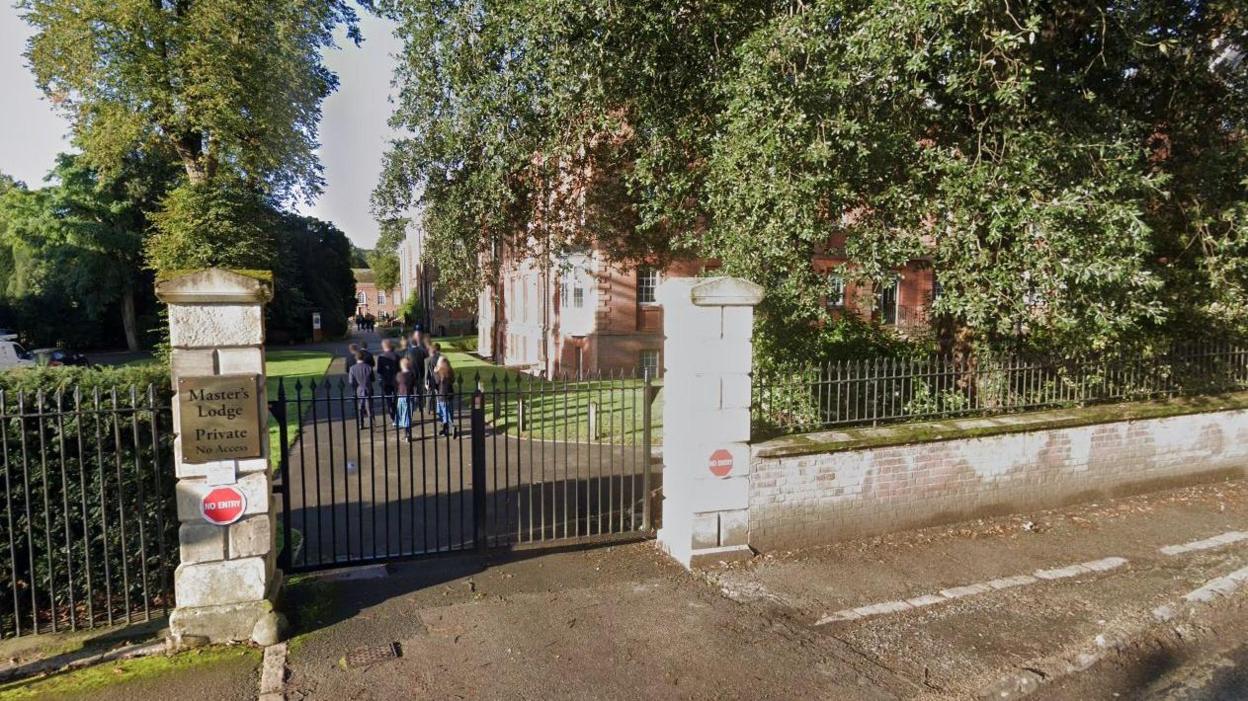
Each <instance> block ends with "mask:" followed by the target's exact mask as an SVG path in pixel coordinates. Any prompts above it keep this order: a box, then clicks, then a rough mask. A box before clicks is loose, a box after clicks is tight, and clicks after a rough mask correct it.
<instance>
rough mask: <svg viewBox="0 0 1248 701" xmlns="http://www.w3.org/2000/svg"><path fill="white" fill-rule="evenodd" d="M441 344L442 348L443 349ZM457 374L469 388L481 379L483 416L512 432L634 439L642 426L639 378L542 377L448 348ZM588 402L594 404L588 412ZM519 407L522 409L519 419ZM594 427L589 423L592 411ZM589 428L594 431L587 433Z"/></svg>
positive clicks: (655, 429) (654, 431) (655, 411)
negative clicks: (484, 397)
mask: <svg viewBox="0 0 1248 701" xmlns="http://www.w3.org/2000/svg"><path fill="white" fill-rule="evenodd" d="M446 347H447V346H446V344H445V343H443V349H444V350H445V349H446ZM446 356H447V359H448V360H450V361H451V365H452V367H454V368H455V372H456V374H457V375H458V376H459V377H460V379H461V381H462V382H463V388H464V391H465V392H467V391H470V390H471V389H473V388H474V387H476V386H477V383H478V382H480V384H481V387H482V389H483V390H484V391H485V394H486V401H487V420H488V421H490V422H492V423H493V424H494V425H495V426H497V427H499V428H500V429H502V430H505V431H507V432H508V433H510V434H512V435H519V436H524V437H526V438H536V439H541V440H558V441H572V442H578V441H579V442H585V441H591V442H593V441H600V442H617V443H627V444H632V443H634V442H637V441H640V440H641V439H642V437H643V429H644V421H643V419H644V413H643V412H644V404H643V402H644V396H645V387H644V384H645V383H644V382H643V381H642V380H636V379H628V380H623V379H603V380H583V381H563V380H553V381H551V380H543V379H540V378H536V377H533V376H531V375H526V374H524V373H521V372H519V371H518V370H513V369H509V368H504V367H501V366H499V365H495V364H493V363H491V362H489V361H487V360H483V359H481V358H479V357H477V356H475V355H471V354H468V353H463V352H456V351H452V352H448V353H446ZM662 404H663V403H662V401H655V402H654V403H653V404H651V417H650V419H651V421H650V431H651V438H652V440H654V441H656V442H657V441H658V440H659V439H660V438H661V436H662V430H663V416H662ZM591 405H592V406H593V407H594V410H593V412H591V409H590V407H591ZM522 412H523V413H524V414H525V416H523V421H522ZM591 413H593V414H594V416H595V422H594V423H596V426H592V427H591V421H590V415H591ZM591 428H593V429H594V431H593V432H592V433H591V430H590V429H591Z"/></svg>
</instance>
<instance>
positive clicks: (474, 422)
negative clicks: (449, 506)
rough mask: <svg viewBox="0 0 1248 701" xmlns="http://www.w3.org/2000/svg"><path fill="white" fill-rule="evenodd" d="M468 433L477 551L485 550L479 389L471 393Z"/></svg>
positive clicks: (482, 424) (482, 404)
mask: <svg viewBox="0 0 1248 701" xmlns="http://www.w3.org/2000/svg"><path fill="white" fill-rule="evenodd" d="M470 423H471V425H470V426H469V431H471V433H472V509H473V516H474V518H473V527H472V539H473V542H474V543H476V545H477V550H478V551H482V552H484V551H485V549H486V542H485V541H486V529H487V527H488V525H487V522H486V513H485V393H484V392H482V391H481V388H480V387H477V389H476V390H475V391H474V392H473V393H472V414H471V421H470Z"/></svg>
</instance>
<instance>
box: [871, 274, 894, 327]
mask: <svg viewBox="0 0 1248 701" xmlns="http://www.w3.org/2000/svg"><path fill="white" fill-rule="evenodd" d="M897 282H898V278H897V277H896V276H894V277H893V278H892V279H891V280H888V281H886V282H883V283H881V284H880V285H879V286H878V287H879V289H878V290H877V291H876V293H875V308H876V312H877V313H878V314H879V319H880V323H882V324H886V325H891V324H896V323H897Z"/></svg>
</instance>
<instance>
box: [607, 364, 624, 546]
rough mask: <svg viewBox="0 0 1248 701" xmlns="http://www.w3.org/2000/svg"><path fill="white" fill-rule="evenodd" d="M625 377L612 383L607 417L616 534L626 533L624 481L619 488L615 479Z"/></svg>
mask: <svg viewBox="0 0 1248 701" xmlns="http://www.w3.org/2000/svg"><path fill="white" fill-rule="evenodd" d="M623 376H624V373H623V372H620V373H618V374H617V375H616V377H615V381H614V382H612V383H611V386H610V388H609V390H610V394H611V397H610V399H611V407H612V410H611V411H609V412H608V413H607V416H608V417H610V418H609V419H608V421H607V429H608V433H607V444H608V445H609V446H610V448H611V484H610V485H608V486H609V487H610V488H611V489H612V490H613V493H612V495H611V508H612V509H615V513H616V518H615V519H614V521H613V523H614V526H613V528H612V530H613V532H615V533H622V532H623V531H624V483H623V481H621V482H620V483H619V486H618V487H617V486H616V479H615V468H616V460H615V447H616V446H615V414H616V412H615V410H614V407H615V406H616V402H618V401H619V399H620V396H619V393H620V383H621V382H622V379H621V378H623ZM620 416H621V417H623V412H621V413H620ZM619 462H620V464H619V467H620V469H621V470H623V468H624V461H623V460H620V461H619ZM617 502H618V503H619V505H618V508H617V505H616V503H617ZM608 522H612V520H611V519H608Z"/></svg>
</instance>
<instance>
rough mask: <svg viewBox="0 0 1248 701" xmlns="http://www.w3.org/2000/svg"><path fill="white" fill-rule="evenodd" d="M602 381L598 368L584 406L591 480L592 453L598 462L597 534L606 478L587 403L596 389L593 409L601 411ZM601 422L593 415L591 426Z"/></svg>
mask: <svg viewBox="0 0 1248 701" xmlns="http://www.w3.org/2000/svg"><path fill="white" fill-rule="evenodd" d="M602 383H603V379H602V370H599V371H598V381H597V382H596V383H595V384H594V385H593V386H591V388H590V392H589V398H588V400H587V403H586V407H585V440H586V442H587V443H588V445H587V446H586V447H587V448H589V454H590V460H589V465H590V468H589V471H590V479H591V480H592V479H594V472H595V470H594V459H593V455H594V453H597V454H598V460H597V462H598V465H597V472H598V475H597V478H598V518H597V519H596V520H597V521H598V534H599V535H602V532H603V531H602V515H603V512H602V492H603V488H602V483H603V481H604V480H605V479H606V474H605V470H604V469H603V464H602V463H603V460H602V439H601V438H599V437H598V436H596V435H593V434H594V433H595V431H591V430H590V425H589V406H588V405H589V404H592V403H593V401H594V393H595V391H596V392H597V396H598V406H597V407H596V408H595V409H594V411H595V412H599V411H602ZM601 423H602V419H601V418H600V417H595V420H594V426H593V428H594V429H601V428H602V426H601V425H600V424H601Z"/></svg>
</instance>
